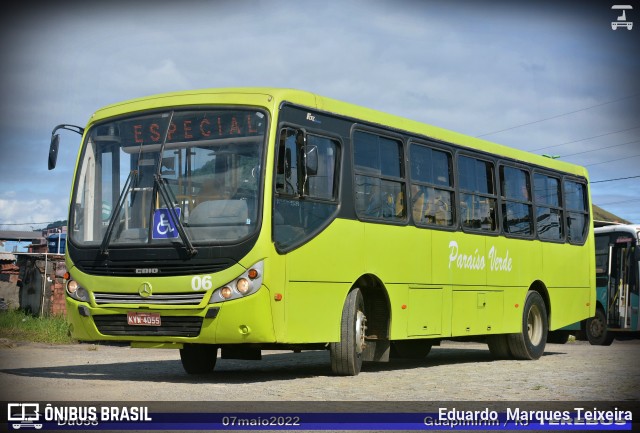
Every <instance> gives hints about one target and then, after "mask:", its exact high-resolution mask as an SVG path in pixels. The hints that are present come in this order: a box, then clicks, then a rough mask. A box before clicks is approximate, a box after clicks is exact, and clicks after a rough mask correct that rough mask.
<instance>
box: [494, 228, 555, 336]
mask: <svg viewBox="0 0 640 433" xmlns="http://www.w3.org/2000/svg"><path fill="white" fill-rule="evenodd" d="M541 251H542V246H541V243H540V242H538V241H532V240H525V239H513V238H512V239H510V238H505V237H502V236H500V237H492V238H488V239H487V268H486V269H487V288H488V289H495V290H498V289H502V290H504V310H503V311H504V321H503V326H502V330H501V332H503V333H515V332H520V331H521V323H522V307H523V305H524V301H525V298H526V296H527V291H528V290H529V287H530V286H531V284H532V283H533V282H534V281H536V280H540V281H542V282H543V283H544V282H545V275H544V273H543V272H542V254H541Z"/></svg>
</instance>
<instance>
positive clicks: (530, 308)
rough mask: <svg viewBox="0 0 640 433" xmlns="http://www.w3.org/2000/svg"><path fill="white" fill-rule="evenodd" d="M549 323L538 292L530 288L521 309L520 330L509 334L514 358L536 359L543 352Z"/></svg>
mask: <svg viewBox="0 0 640 433" xmlns="http://www.w3.org/2000/svg"><path fill="white" fill-rule="evenodd" d="M548 330H549V323H548V319H547V308H546V307H545V305H544V300H543V299H542V296H540V293H538V292H535V291H533V290H530V291H529V292H527V297H526V298H525V301H524V308H523V311H522V332H519V333H517V334H509V338H508V339H509V349H510V350H511V354H512V355H513V357H514V358H515V359H538V358H540V357H541V356H542V354H543V353H544V347H545V344H546V342H547V332H548Z"/></svg>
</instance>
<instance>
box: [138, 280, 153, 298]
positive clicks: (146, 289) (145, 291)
mask: <svg viewBox="0 0 640 433" xmlns="http://www.w3.org/2000/svg"><path fill="white" fill-rule="evenodd" d="M138 294H139V295H140V296H142V297H143V298H148V297H149V296H151V284H149V283H142V285H141V286H140V288H139V289H138Z"/></svg>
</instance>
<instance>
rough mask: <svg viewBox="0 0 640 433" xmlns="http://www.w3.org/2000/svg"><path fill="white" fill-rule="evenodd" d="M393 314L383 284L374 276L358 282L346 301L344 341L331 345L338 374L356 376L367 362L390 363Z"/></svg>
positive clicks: (344, 307)
mask: <svg viewBox="0 0 640 433" xmlns="http://www.w3.org/2000/svg"><path fill="white" fill-rule="evenodd" d="M390 312H391V304H390V302H389V296H388V294H387V291H386V288H385V287H384V284H383V283H382V281H381V280H380V279H379V278H377V277H376V276H375V275H372V274H365V275H362V276H361V277H360V278H358V279H357V280H356V282H355V283H354V284H353V285H352V286H351V289H350V290H349V292H348V293H347V296H346V297H345V301H344V306H343V310H342V316H341V321H340V341H339V342H337V343H331V344H330V345H329V350H330V352H331V355H330V356H331V370H332V371H333V373H334V374H338V375H343V376H355V375H357V374H358V373H359V372H360V368H361V367H362V362H363V361H385V360H388V355H389V354H388V348H389V332H390V331H389V325H390ZM385 349H387V350H386V351H385ZM381 353H383V355H381ZM385 353H386V356H385V355H384V354H385Z"/></svg>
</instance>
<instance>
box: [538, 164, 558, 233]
mask: <svg viewBox="0 0 640 433" xmlns="http://www.w3.org/2000/svg"><path fill="white" fill-rule="evenodd" d="M533 189H534V196H535V204H536V230H537V232H538V237H539V238H540V239H542V240H549V241H561V240H562V239H563V238H564V225H563V214H564V212H563V210H562V200H561V197H560V180H559V179H557V178H555V177H551V176H547V175H544V174H540V173H536V174H534V175H533Z"/></svg>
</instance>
